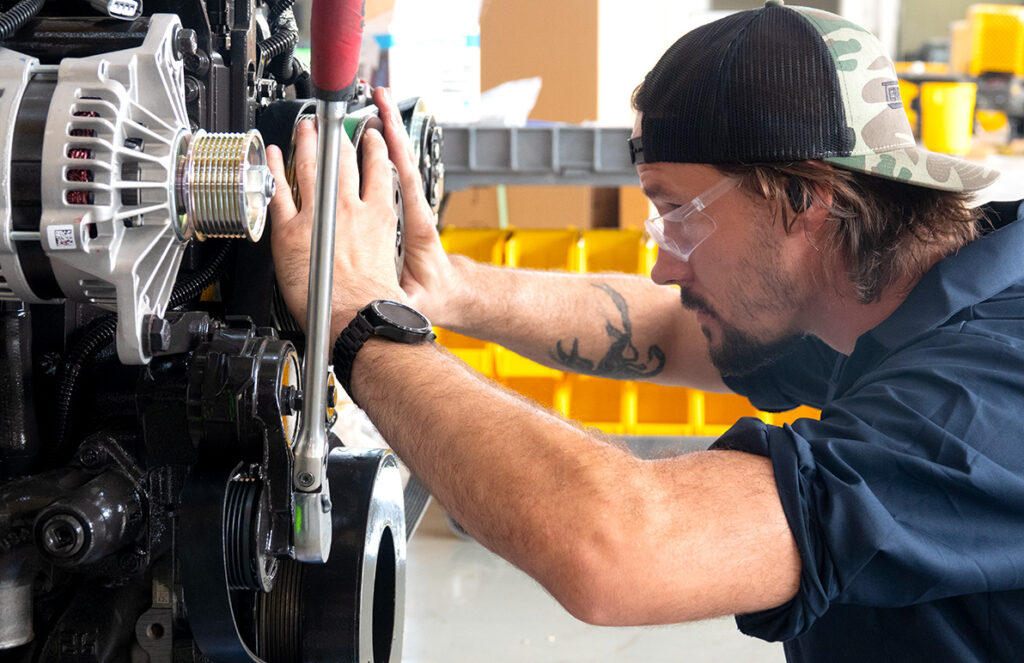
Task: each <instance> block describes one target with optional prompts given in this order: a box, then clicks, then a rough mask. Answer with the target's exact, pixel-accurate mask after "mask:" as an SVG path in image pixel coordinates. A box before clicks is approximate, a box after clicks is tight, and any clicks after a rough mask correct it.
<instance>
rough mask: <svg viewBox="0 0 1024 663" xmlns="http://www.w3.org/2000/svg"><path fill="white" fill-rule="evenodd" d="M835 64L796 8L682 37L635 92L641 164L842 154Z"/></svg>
mask: <svg viewBox="0 0 1024 663" xmlns="http://www.w3.org/2000/svg"><path fill="white" fill-rule="evenodd" d="M840 94H841V93H840V89H839V83H838V80H837V77H836V70H835V64H834V62H833V59H832V57H831V55H830V54H829V52H828V49H827V47H826V46H825V43H824V41H823V39H822V37H821V34H820V33H819V32H818V31H816V30H815V28H814V27H813V26H812V25H811V24H810V23H809V22H808V21H807V20H806V19H805V18H804V17H803V16H801V15H800V14H799V13H797V12H796V11H793V10H791V9H789V8H786V7H779V6H768V7H765V8H763V9H755V10H750V11H745V12H739V13H736V14H733V15H730V16H727V17H725V18H724V19H721V20H718V21H715V22H714V23H710V24H708V25H705V26H701V27H699V28H696V29H695V30H692V31H691V32H688V33H687V34H685V35H683V37H682V38H680V39H679V40H678V41H677V42H676V43H675V44H673V45H672V47H671V48H669V50H668V51H667V52H666V53H665V55H664V56H662V58H661V60H659V61H658V63H657V64H656V65H655V66H654V69H652V70H651V72H650V73H649V74H647V77H646V78H645V79H644V82H643V85H642V87H641V88H640V90H639V91H638V93H637V97H636V105H637V109H638V110H639V111H641V112H642V113H643V119H642V124H641V131H642V134H643V149H644V160H645V161H647V162H649V163H650V162H656V161H670V162H682V163H742V162H748V163H749V162H773V161H791V160H801V159H815V158H823V157H829V156H846V155H848V154H850V151H851V150H852V149H853V145H854V133H853V131H852V129H851V128H850V127H848V126H847V122H846V118H845V114H844V111H843V106H842V99H841V96H840Z"/></svg>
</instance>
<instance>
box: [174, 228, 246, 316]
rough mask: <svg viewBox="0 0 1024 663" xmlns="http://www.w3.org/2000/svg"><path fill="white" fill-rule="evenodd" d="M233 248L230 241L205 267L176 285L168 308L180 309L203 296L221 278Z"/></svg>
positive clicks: (226, 242) (223, 245)
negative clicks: (204, 291) (225, 262)
mask: <svg viewBox="0 0 1024 663" xmlns="http://www.w3.org/2000/svg"><path fill="white" fill-rule="evenodd" d="M231 246H232V243H231V241H230V240H227V241H225V242H224V244H222V245H221V247H220V250H218V251H217V253H216V255H214V256H213V259H212V260H210V262H208V263H207V264H206V266H205V267H203V268H202V269H200V270H199V271H198V272H196V273H195V274H193V275H192V276H191V277H189V278H188V279H187V280H185V281H179V282H178V283H175V284H174V290H172V291H171V299H170V301H168V302H167V308H169V309H175V308H178V307H179V306H181V305H182V304H187V303H188V302H190V301H192V300H193V299H195V298H197V297H199V295H201V294H203V290H206V287H207V286H208V285H210V284H211V283H213V281H214V279H216V278H217V277H218V276H220V274H221V270H222V269H223V268H224V261H225V260H227V257H228V253H230V252H231Z"/></svg>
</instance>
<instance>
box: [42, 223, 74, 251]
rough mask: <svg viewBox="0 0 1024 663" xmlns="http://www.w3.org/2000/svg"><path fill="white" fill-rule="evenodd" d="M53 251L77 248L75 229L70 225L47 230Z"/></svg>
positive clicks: (51, 227)
mask: <svg viewBox="0 0 1024 663" xmlns="http://www.w3.org/2000/svg"><path fill="white" fill-rule="evenodd" d="M46 236H47V237H48V238H49V240H50V248H51V249H73V248H75V246H76V245H75V227H74V226H70V225H63V226H50V227H49V228H47V229H46Z"/></svg>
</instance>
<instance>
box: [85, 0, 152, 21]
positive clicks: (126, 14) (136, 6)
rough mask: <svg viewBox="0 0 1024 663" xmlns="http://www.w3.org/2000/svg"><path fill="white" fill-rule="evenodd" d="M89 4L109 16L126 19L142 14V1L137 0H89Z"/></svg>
mask: <svg viewBox="0 0 1024 663" xmlns="http://www.w3.org/2000/svg"><path fill="white" fill-rule="evenodd" d="M89 4H90V5H92V7H93V8H94V9H96V10H98V11H101V12H104V13H106V14H107V15H108V16H112V17H114V18H120V19H124V20H126V21H130V20H132V19H134V18H138V17H139V15H140V14H142V2H135V0H89Z"/></svg>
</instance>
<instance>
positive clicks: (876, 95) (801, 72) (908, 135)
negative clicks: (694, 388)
mask: <svg viewBox="0 0 1024 663" xmlns="http://www.w3.org/2000/svg"><path fill="white" fill-rule="evenodd" d="M635 105H636V108H637V110H639V111H640V112H641V113H642V117H641V127H640V128H641V135H640V136H638V137H636V138H633V139H630V152H631V154H632V156H633V161H634V163H644V162H647V163H653V162H658V161H669V162H676V163H707V164H713V163H772V162H787V161H802V160H822V161H826V162H828V163H830V164H832V165H834V166H837V167H839V168H845V169H847V170H853V171H858V172H863V173H868V174H870V175H875V176H878V177H885V178H889V179H894V180H899V181H904V182H907V183H908V184H915V185H918V186H922V187H928V188H932V189H942V190H946V191H976V190H978V189H981V188H983V187H985V186H987V185H989V184H991V183H992V182H993V181H995V179H996V178H997V177H999V172H998V171H996V170H994V169H991V168H986V167H984V166H981V165H978V164H974V163H970V162H968V161H964V160H962V159H957V158H954V157H950V156H947V155H944V154H938V153H935V152H930V151H928V150H926V149H924V148H922V147H919V146H918V145H917V144H916V142H915V141H914V137H913V133H912V132H911V129H910V122H909V121H908V120H907V116H906V113H905V112H904V110H903V102H902V100H901V99H900V92H899V84H898V82H897V80H896V71H895V68H894V67H893V63H892V60H891V59H889V56H887V55H886V54H885V52H884V51H883V50H882V46H881V44H879V42H878V40H877V39H875V37H874V35H872V34H871V33H870V32H868V31H867V30H865V29H864V28H862V27H860V26H858V25H856V24H854V23H851V22H850V21H848V20H846V19H844V18H842V17H840V16H837V15H835V14H831V13H829V12H826V11H822V10H820V9H811V8H808V7H788V6H785V5H784V4H783V3H782V2H781V1H780V0H769V2H767V3H765V6H764V7H763V8H761V9H751V10H748V11H742V12H737V13H735V14H731V15H729V16H726V17H725V18H722V19H719V20H717V21H714V22H713V23H709V24H707V25H703V26H701V27H699V28H696V29H694V30H692V31H690V32H688V33H686V34H685V35H683V36H682V37H681V38H680V39H679V40H678V41H677V42H676V43H675V44H673V45H672V47H671V48H669V50H668V51H667V52H666V53H665V55H663V56H662V58H661V60H659V61H658V63H657V64H656V65H655V66H654V69H652V70H651V71H650V73H648V74H647V76H646V78H645V79H644V82H643V84H642V85H641V86H640V88H638V90H637V93H636V96H635Z"/></svg>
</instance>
